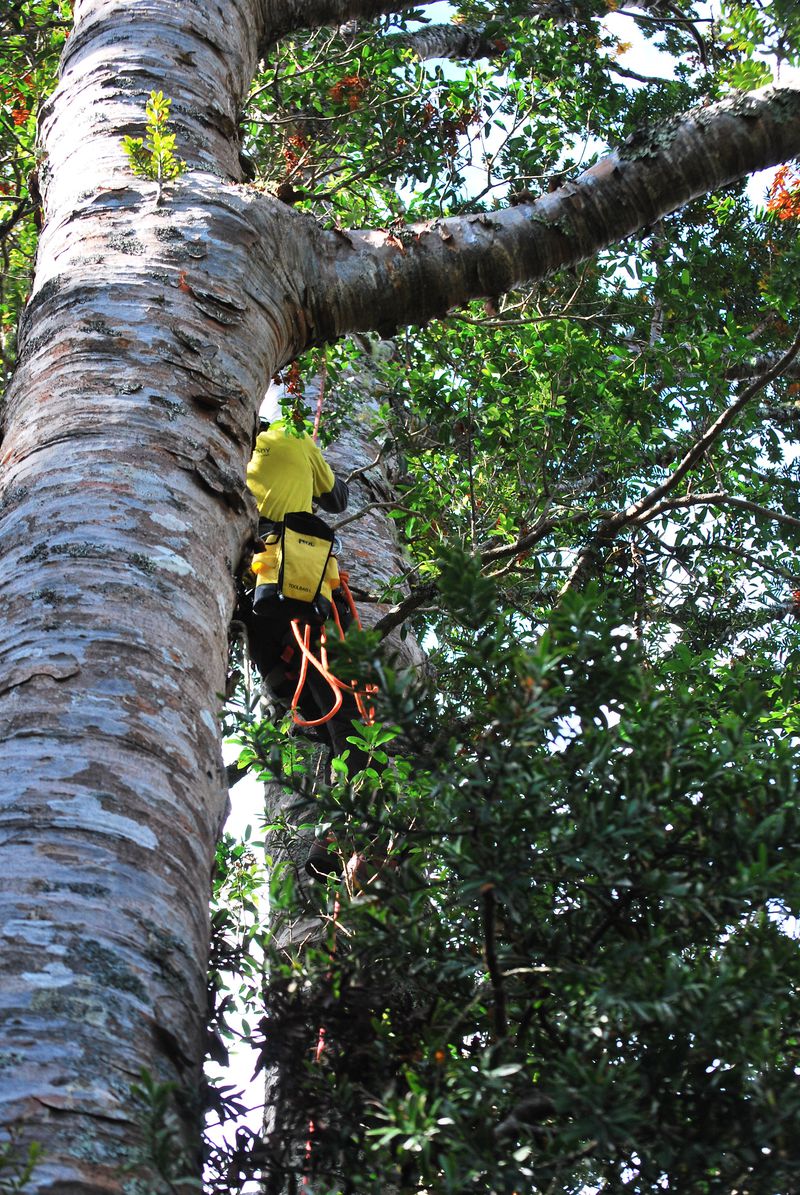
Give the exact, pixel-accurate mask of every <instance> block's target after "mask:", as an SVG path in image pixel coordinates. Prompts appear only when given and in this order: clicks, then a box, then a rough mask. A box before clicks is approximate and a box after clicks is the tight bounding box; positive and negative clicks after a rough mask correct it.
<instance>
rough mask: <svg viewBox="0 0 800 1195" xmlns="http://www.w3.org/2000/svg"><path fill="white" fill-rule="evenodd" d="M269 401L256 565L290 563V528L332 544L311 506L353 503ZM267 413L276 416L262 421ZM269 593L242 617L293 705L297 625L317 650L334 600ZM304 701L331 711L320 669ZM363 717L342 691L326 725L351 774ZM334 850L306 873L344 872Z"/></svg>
mask: <svg viewBox="0 0 800 1195" xmlns="http://www.w3.org/2000/svg"><path fill="white" fill-rule="evenodd" d="M270 397H271V396H269V395H268V400H267V404H269V405H267V404H265V406H262V419H261V428H260V431H259V433H258V436H257V438H256V443H255V447H254V450H253V455H252V457H251V459H250V463H249V465H248V467H247V486H248V488H249V490H250V492H251V493H252V494H253V496H254V497H255V499H256V503H257V504H258V513H259V522H258V534H259V537H260V539H261V541H262V544H263V545H264V548H265V552H264V553H263V554H261V555H260V556H257V557H256V561H260V559H261V556H266V555H267V553H268V552H269V550H270V548H272V549H273V550H274V551H275V552H276V553H277V547H278V544H279V543H280V544H281V547H282V549H283V558H284V560H286V559H288V558H289V555H288V552H287V550H286V549H287V528H290V529H291V528H294V529H297V528H298V527H299V535H300V538H299V540H298V541H296V542H299V543H300V544H303V543H308V542H309V541H310V540H311V539H313V538H314V533H315V532H321V533H322V535H323V536H327V537H329V538H330V540H331V541H332V540H333V533H332V532H330V530H329V529H328V528H326V527H325V525H324V524H323V523H322V521H321V520H318V519H315V517H314V515H313V513H312V507H313V505H314V503H316V504H318V505H319V506H320V507H322V509H323V510H324V511H326V512H328V513H330V514H340V513H341V512H342V511H344V510H345V509H346V508H347V503H348V499H349V492H348V487H347V483H346V482H345V481H343V480H342V479H341V478H337V477H336V476H335V474H334V473H333V470H332V469H331V467H330V465H329V464H328V463H327V461H326V460H325V458H324V456H323V454H322V452H321V451H320V449H319V447H318V446H317V445H316V443H315V442H314V441H313V440H312V438H311V437H310V436H309V435H307V434H306V433H304V432H303V433H301V434H299V435H298V434H295V433H293V432H292V431H291V430H289V429H288V428H287V427H286V424H285V422H284V420H283V419H282V418H281V417H280V409H279V407H278V405H277V403H271V404H270V403H269V399H270ZM264 414H268V415H269V416H270V418H264V417H263V415H264ZM303 520H305V522H304V521H303ZM305 529H310V530H305ZM303 536H305V538H303ZM289 546H290V545H289ZM254 565H255V561H254ZM260 579H261V580H263V578H260ZM275 580H277V573H276V576H275ZM266 588H267V589H268V590H271V591H272V592H270V593H269V596H267V597H266V600H262V599H264V592H263V591H262V593H260V594H259V591H258V589H257V590H256V591H255V593H254V592H253V591H243V592H242V593H241V595H240V603H239V613H238V617H239V618H240V619H241V621H242V622H243V623H244V625H245V627H246V630H247V638H248V649H249V653H250V657H251V659H252V661H253V663H254V664H255V666H256V668H257V669H258V671H259V673H260V674H261V677H262V678H263V680H264V682H265V684H266V686H267V688H268V690H269V691H270V693H271V695H272V696H273V697H274V698H275V699H276V701H277V702H278V703H279V704H282V705H284V706H285V707H287V708H288V706H289V705H290V704H291V700H292V695H293V693H294V692H295V686H296V682H297V674H298V672H299V665H300V654H301V653H300V649H299V647H298V645H297V643H296V642H295V638H294V633H293V631H292V620H293V619H299V620H300V621H305V622H306V623H307V624H310V625H311V633H310V641H311V644H312V645H313V646H314V647H317V646H318V644H319V639H320V628H321V626H322V623H323V622H324V620H325V617H326V616H327V613H328V611H329V609H330V603H329V602H328V601H327V600H326V599H325V598H323V597H322V596H321V595H318V596H317V598H316V601H313V602H311V603H308V602H296V601H293V600H292V599H291V598H289V599H288V600H287V598H286V597H285V596H284V594H283V593H278V592H277V591H278V589H279V588H280V586H279V585H278V584H273V585H271V586H267V587H266ZM284 588H285V587H284ZM256 595H258V596H256ZM312 596H313V595H312ZM338 598H339V594H338V593H337V592H336V591H334V592H333V593H332V594H331V598H330V601H332V602H337V599H338ZM338 608H339V609H341V607H338ZM343 617H344V619H345V621H349V611H346V612H343ZM298 701H299V704H300V708H301V711H302V713H303V715H304V717H305V718H306V719H308V721H309V722H313V721H317V720H319V719H321V718H323V717H324V716H325V715H326V714H327V713H328V711H329V710H330V709H331V703H332V693H331V689H330V687H329V685H328V683H327V681H326V680H325V679H324V678H323V676H322V675H321V674H320V673H319V672H318V671H317V670H316V669H315V668H309V669H308V671H307V674H306V680H305V684H304V685H303V687H302V690H301V692H300V695H299V697H298ZM359 718H360V714H359V710H358V707H357V704H356V701H355V699H354V697H353V696H352V695H351V694H349V693H347V692H344V693H342V699H341V705H340V707H339V709H338V710H337V711H336V713H334V714H333V716H332V717H330V718H329V719H328V720H327V721H325V722H323V723H322V729H323V730H324V732H325V733H326V734H327V738H328V745H329V749H330V753H331V755H332V756H333V755H342V754H344V752H345V751H347V752H349V757H348V766H349V770H350V772H351V774H352V773H354V772H356V771H360V770H361V769H362V768H364V767H366V765H367V761H368V757H367V756H366V754H365V753H364V752H363V751H360V750H359V749H358V748H357V747H355V746H354V745H353V744H352V743H348V742H347V738H348V736H349V735H352V733H353V721H354V720H359ZM331 842H332V840H331ZM328 845H330V843H324V842H321V841H315V842H314V843H313V845H312V847H311V850H310V852H309V856H308V859H307V861H306V871H307V872H308V874H309V875H310V876H312V877H313V878H325V876H326V875H328V874H331V873H333V872H337V871H339V870H340V866H341V865H340V860H339V857H338V855H337V854H335V853H334V852H332V851H330V850H329V849H328Z"/></svg>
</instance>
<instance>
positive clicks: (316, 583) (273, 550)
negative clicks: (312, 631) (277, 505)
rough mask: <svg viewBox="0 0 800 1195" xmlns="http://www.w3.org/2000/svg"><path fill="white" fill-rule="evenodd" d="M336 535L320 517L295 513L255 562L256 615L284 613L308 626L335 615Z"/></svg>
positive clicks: (269, 539) (269, 537)
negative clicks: (333, 607)
mask: <svg viewBox="0 0 800 1195" xmlns="http://www.w3.org/2000/svg"><path fill="white" fill-rule="evenodd" d="M333 543H334V534H333V532H332V531H331V529H330V527H328V525H327V523H324V522H323V521H322V519H320V518H318V517H317V516H316V515H313V514H309V513H307V512H306V511H296V512H294V513H291V514H287V515H285V516H284V519H283V523H282V525H281V527H280V529H279V530H276V531H274V532H270V533H269V534H268V535H267V536H266V537H265V540H264V550H263V551H262V552H257V553H256V555H255V556H254V557H253V562H252V564H251V566H250V567H251V568H252V570H253V572H254V573H255V575H256V588H255V593H254V594H253V610H254V612H255V613H256V614H260V615H263V616H267V617H270V616H271V617H274V616H275V614H276V613H277V612H278V610H280V612H281V613H282V614H283V615H284V616H285V615H287V614H288V615H290V616H291V617H292V618H301V619H303V621H305V622H313V623H322V622H324V621H325V619H326V618H327V617H328V616H329V614H330V612H331V604H332V600H333V597H332V595H333V590H334V589H336V588H337V587H338V585H339V568H338V565H337V562H336V557H335V556H334V555H333Z"/></svg>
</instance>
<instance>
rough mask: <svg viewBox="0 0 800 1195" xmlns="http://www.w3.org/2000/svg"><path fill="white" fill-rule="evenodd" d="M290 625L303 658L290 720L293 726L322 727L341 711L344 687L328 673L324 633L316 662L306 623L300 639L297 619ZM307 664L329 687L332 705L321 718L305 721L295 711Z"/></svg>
mask: <svg viewBox="0 0 800 1195" xmlns="http://www.w3.org/2000/svg"><path fill="white" fill-rule="evenodd" d="M291 625H292V634H293V635H294V638H295V643H296V644H297V646H298V647H299V648H300V653H301V655H302V658H303V662H302V664H301V665H300V676H299V678H298V681H297V687H296V688H295V691H294V697H293V698H292V720H293V721H294V724H295V726H323V725H324V724H325V723H326V722H330V720H331V718H332V717H333V716H334V715H335V714H338V712H339V710H340V709H341V705H342V689H343V688H344V685H342V684H341V682H340V681H338V680H337V679H336V677H335V676H334V675H333V673H332V672H329V671H328V653H327V651H326V649H325V631H324V630H323V631H322V632H321V635H320V656H321V659H319V660H318V659H317V657H316V656H315V655H314V653H313V651H312V650H311V627H310V625H309V624H308V623H306V624H305V627H304V629H303V635H302V637H301V635H300V620H299V618H293V619H292V624H291ZM309 664H313V666H314V667H315V668H316V670H317V672H319V673H320V674H321V675H322V677H323V679H324V680H326V681H327V682H328V684H329V685H330V688H331V690H332V691H333V705H332V706H331V708H330V709H329V710H328V712H327V714H323V715H322V717H321V718H312V719H310V720H308V721H307V720H306V719H305V718H301V717H300V716H299V714H298V712H297V710H298V705H299V702H300V694H301V693H302V691H303V686H304V685H305V683H306V677H307V676H308V665H309Z"/></svg>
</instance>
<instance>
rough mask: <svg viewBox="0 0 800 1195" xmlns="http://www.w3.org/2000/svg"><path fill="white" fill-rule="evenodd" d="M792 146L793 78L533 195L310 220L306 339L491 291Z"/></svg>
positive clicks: (543, 270)
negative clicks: (366, 222)
mask: <svg viewBox="0 0 800 1195" xmlns="http://www.w3.org/2000/svg"><path fill="white" fill-rule="evenodd" d="M798 153H800V87H797V86H795V87H773V86H770V87H767V88H762V89H760V90H758V91H753V92H749V93H748V94H746V95H736V96H734V97H733V98H729V99H726V100H724V101H722V102H721V103H718V104H712V105H708V106H707V107H701V108H697V109H695V110H693V111H691V112H689V113H687V114H685V115H683V116H681V117H678V118H676V119H675V120H673V121H672V122H671V123H669V124H666V125H662V126H660V127H658V128H656V129H654V130H649V131H647V132H644V133H640V134H637V135H636V136H635V137H633V138H631V139H629V140H628V141H627V142H626V143H625V144H624V145H623V146H622V147H621V148H620V149H619V150H615V151H614V152H612V153H611V154H609V155H608V156H607V157H605V158H603V159H602V160H601V161H600V162H598V163H597V164H596V165H595V166H593V167H591V169H589V170H587V171H585V172H584V173H583V174H582V175H580V177H579V178H577V179H576V180H575V181H574V182H570V183H567V184H566V185H565V186H563V187H560V188H559V189H558V190H557V191H553V192H552V193H549V194H546V195H542V196H541V197H540V198H539V199H537V200H536V201H535V202H533V203H526V204H520V205H518V206H516V207H512V208H509V209H507V210H505V211H501V212H492V213H482V214H480V215H471V216H463V217H458V218H453V219H447V220H434V221H429V222H427V223H424V224H415V225H410V226H408V227H405V228H403V229H401V230H399V231H393V232H389V231H369V232H368V231H358V232H355V231H354V232H344V231H341V230H333V231H330V230H328V231H323V230H321V229H319V228H316V227H315V228H314V229H313V231H312V234H311V235H312V237H313V240H314V242H315V249H316V252H315V253H313V254H309V255H308V257H307V258H306V260H307V261H308V262H309V268H308V269H307V270H306V295H307V304H306V305H305V307H306V312H305V314H306V317H307V320H308V343H313V342H317V343H319V342H321V341H325V340H330V339H334V338H336V337H338V336H341V335H343V334H344V333H346V332H359V331H372V330H375V331H378V332H381V333H382V334H384V335H391V334H392V332H393V331H394V330H395V329H396V328H397V327H398V326H401V325H404V324H410V323H414V324H422V323H425V322H426V321H427V320H429V319H432V318H434V317H436V316H442V315H444V314H445V312H447V311H449V310H450V309H452V308H453V307H457V306H459V305H460V304H463V303H465V302H467V301H468V300H470V299H473V298H478V297H482V296H496V295H499V294H502V293H503V292H504V291H507V290H509V289H510V288H512V287H514V286H517V285H520V284H521V283H524V282H529V281H531V280H532V279H535V278H542V277H544V276H545V275H547V274H549V273H552V272H553V271H554V270H556V269H559V268H560V267H562V266H567V265H574V264H575V263H576V262H579V261H583V260H585V259H586V258H589V257H592V256H594V255H595V254H596V253H598V252H599V251H600V250H601V249H603V248H605V247H607V246H608V245H611V244H614V243H615V242H617V241H620V240H621V239H623V238H624V237H626V236H630V235H631V234H633V233H636V232H639V231H641V230H643V229H645V228H648V227H649V226H650V225H651V224H653V223H654V222H655V221H657V220H659V219H661V218H662V217H663V216H665V215H667V214H669V213H670V212H673V211H675V210H676V209H678V208H680V207H682V206H683V205H684V204H686V203H688V202H690V200H692V199H695V198H697V197H698V196H699V195H703V194H706V193H707V192H709V191H713V190H716V189H718V188H720V187H723V186H725V185H727V184H729V183H732V182H735V181H737V180H738V179H741V178H744V177H745V176H746V175H747V174H750V173H752V172H753V171H756V170H762V169H764V168H765V167H767V166H770V165H774V164H775V163H778V162H782V161H787V160H788V159H790V158H792V157H794V156H796V155H797V154H798ZM295 216H296V219H297V220H298V221H299V220H305V221H308V223H309V225H310V223H311V218H310V217H308V216H305V215H302V214H301V213H295Z"/></svg>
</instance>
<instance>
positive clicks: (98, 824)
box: [47, 796, 158, 850]
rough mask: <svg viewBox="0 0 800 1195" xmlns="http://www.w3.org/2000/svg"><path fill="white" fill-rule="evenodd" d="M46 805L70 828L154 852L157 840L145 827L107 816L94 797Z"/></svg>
mask: <svg viewBox="0 0 800 1195" xmlns="http://www.w3.org/2000/svg"><path fill="white" fill-rule="evenodd" d="M47 804H48V806H49V808H50V809H52V810H53V812H54V813H56V814H63V815H65V819H66V821H67V824H69V825H71V826H78V827H81V828H82V829H85V830H90V831H91V832H92V833H95V834H108V835H110V836H111V837H112V838H113V837H116V836H119V837H121V838H127V839H128V840H129V841H130V842H135V843H136V844H137V846H141V847H145V848H146V849H148V850H155V849H156V847H157V846H158V839H157V838H156V836H155V834H154V833H153V831H152V830H151V829H150V828H149V827H148V826H146V825H142V824H141V823H139V822H135V821H133V820H132V819H131V818H129V817H123V816H122V815H121V814H119V813H110V812H109V811H108V810H107V809H104V808H103V806H102V804H101V803H100V801H99V799H98V798H97V797H96V796H89V797H86V796H83V797H71V798H70V799H69V800H64V801H61V800H52V801H48V802H47Z"/></svg>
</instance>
